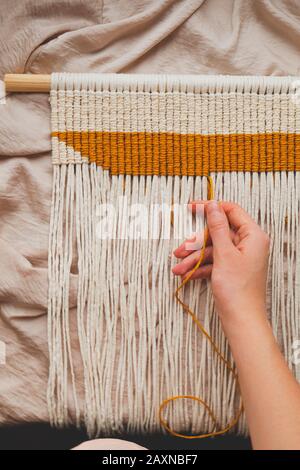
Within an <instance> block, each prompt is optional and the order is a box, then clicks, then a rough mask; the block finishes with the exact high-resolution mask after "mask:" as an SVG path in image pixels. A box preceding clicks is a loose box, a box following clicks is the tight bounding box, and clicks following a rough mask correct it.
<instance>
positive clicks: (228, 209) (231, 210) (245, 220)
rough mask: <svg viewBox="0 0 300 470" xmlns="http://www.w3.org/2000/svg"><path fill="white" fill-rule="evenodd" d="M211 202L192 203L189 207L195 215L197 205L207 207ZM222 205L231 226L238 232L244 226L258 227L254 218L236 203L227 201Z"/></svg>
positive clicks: (222, 202)
mask: <svg viewBox="0 0 300 470" xmlns="http://www.w3.org/2000/svg"><path fill="white" fill-rule="evenodd" d="M208 202H209V201H200V200H199V201H191V202H190V203H189V207H190V209H191V210H192V212H193V213H195V212H196V208H197V204H204V207H205V205H206V204H207V203H208ZM220 204H221V205H222V207H223V209H224V212H225V214H226V216H227V218H228V221H229V223H230V225H231V226H232V227H233V228H234V229H236V230H238V229H239V228H241V227H242V226H243V225H254V224H255V225H256V222H255V220H254V219H252V217H251V216H250V215H249V214H248V212H246V211H245V210H244V209H243V208H242V207H241V206H239V204H236V203H235V202H227V201H221V202H220Z"/></svg>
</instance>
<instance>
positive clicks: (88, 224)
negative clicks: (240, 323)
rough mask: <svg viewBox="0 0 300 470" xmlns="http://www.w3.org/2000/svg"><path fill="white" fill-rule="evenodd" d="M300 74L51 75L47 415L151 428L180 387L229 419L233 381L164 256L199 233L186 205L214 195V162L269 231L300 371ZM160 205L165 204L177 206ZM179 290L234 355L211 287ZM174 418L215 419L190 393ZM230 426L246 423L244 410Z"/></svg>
mask: <svg viewBox="0 0 300 470" xmlns="http://www.w3.org/2000/svg"><path fill="white" fill-rule="evenodd" d="M293 82H294V79H293V78H289V77H284V78H276V77H269V78H266V77H225V76H218V77H214V76H208V77H202V76H188V75H186V76H184V75H183V76H167V75H153V76H152V75H122V74H120V75H119V74H53V75H52V85H51V95H50V101H51V110H52V111H51V112H52V114H51V120H52V161H53V171H54V174H53V201H52V213H51V223H50V243H49V309H48V322H49V324H48V326H49V351H50V373H49V386H48V403H49V412H50V418H51V422H52V423H53V424H55V425H63V424H67V423H68V422H70V421H71V420H74V419H75V420H76V422H77V424H78V425H79V424H82V423H83V422H84V423H85V425H86V427H87V430H88V432H89V434H90V435H91V436H95V435H101V434H102V435H103V434H105V433H110V434H111V433H113V432H118V431H126V430H128V431H147V432H150V431H157V430H159V429H161V428H160V423H159V419H158V409H159V406H160V404H161V402H162V401H163V400H164V399H165V398H166V397H169V396H174V395H182V394H186V395H194V396H199V397H202V398H203V399H204V400H205V402H206V403H208V404H209V405H210V406H211V408H212V409H213V410H214V413H215V416H216V418H217V425H216V426H217V428H219V429H223V428H225V427H226V425H227V424H228V423H229V422H230V420H231V419H232V418H233V417H234V416H235V414H236V410H237V407H238V403H239V391H238V387H237V386H236V382H235V381H234V380H233V377H232V375H231V374H230V372H229V371H228V369H227V368H226V366H225V364H224V362H222V361H220V358H219V357H218V356H216V355H215V354H214V352H213V350H212V348H211V345H210V344H209V342H207V341H206V339H205V338H204V337H202V336H201V335H199V333H198V332H197V331H196V329H195V328H194V326H193V322H192V319H191V318H190V317H189V316H188V315H186V314H185V313H184V311H183V309H182V307H181V305H180V304H179V303H178V302H176V299H175V298H174V292H175V290H176V287H177V286H178V282H179V281H178V280H177V279H175V277H174V276H173V275H172V274H171V266H172V263H174V260H173V259H172V257H171V256H170V254H171V253H172V251H173V249H174V248H175V247H176V246H178V244H179V243H180V242H181V241H182V240H183V239H184V238H185V237H186V236H187V235H188V234H189V231H193V226H192V225H191V218H190V217H189V216H188V211H187V207H186V204H187V203H188V201H189V200H190V199H201V198H206V196H207V176H208V175H210V177H211V178H212V181H213V183H214V188H215V197H216V199H218V200H231V201H236V202H238V203H239V204H241V205H242V206H243V207H244V208H245V209H246V210H247V211H248V212H249V213H250V214H251V215H252V216H253V217H254V218H255V220H256V221H258V222H259V223H260V225H261V226H262V228H263V229H264V230H266V231H267V232H268V233H269V234H270V236H271V254H270V265H269V279H268V311H269V315H270V320H271V323H272V327H273V330H274V333H275V335H276V337H277V338H278V341H279V343H280V345H281V348H282V351H283V353H284V355H285V357H286V359H287V361H288V363H289V366H290V367H291V368H292V370H293V372H294V374H295V375H296V377H297V378H298V379H300V368H299V366H296V365H295V364H293V362H292V356H291V353H292V345H293V341H294V340H295V339H299V338H300V299H299V296H300V292H299V286H300V254H299V246H300V228H299V227H300V226H299V213H300V105H299V104H297V100H296V97H295V89H294V85H293ZM162 206H163V207H165V208H166V211H167V208H171V216H170V213H169V214H168V215H167V216H165V213H164V211H163V210H161V207H162ZM181 208H183V210H181ZM145 210H146V212H147V211H148V212H147V217H146V218H145V217H144V218H142V216H144V214H145ZM130 211H131V212H130ZM132 211H133V212H132ZM140 216H141V219H139V217H140ZM130 217H131V218H130ZM128 220H129V221H130V220H131V222H132V220H134V221H135V223H134V224H131V223H128ZM137 220H142V223H140V224H137V223H136V221H137ZM201 223H203V221H201V220H200V222H199V224H200V225H199V227H200V229H201ZM132 227H133V228H132ZM202 228H203V225H202ZM168 234H169V235H168ZM74 266H75V267H74ZM72 270H73V271H72ZM71 272H75V273H77V278H78V284H77V331H76V336H77V337H78V344H76V345H74V344H71V333H70V317H69V315H70V313H69V294H70V293H69V290H70V273H71ZM205 287H206V288H205ZM182 296H183V298H184V301H185V302H186V303H187V304H188V305H189V306H190V307H191V308H192V309H193V311H194V312H196V313H197V316H198V317H199V319H200V320H201V322H202V323H203V325H204V327H205V329H206V330H207V331H208V332H209V334H210V335H211V336H212V337H213V338H214V339H215V341H216V343H217V344H218V345H219V347H220V350H221V351H222V354H223V355H224V356H225V357H226V358H227V359H228V360H229V361H231V356H230V351H229V349H228V344H227V342H226V340H225V338H224V335H223V332H222V328H221V325H220V323H219V320H218V317H217V315H216V313H215V312H214V306H213V299H212V296H211V292H210V289H209V285H208V286H207V285H206V282H201V281H197V282H192V283H190V284H188V285H187V286H186V287H185V288H184V292H183V293H182ZM73 334H74V332H73ZM76 347H77V348H78V349H79V350H80V361H81V364H82V367H81V371H80V372H78V370H77V369H78V364H77V363H76V364H75V360H74V353H75V348H76ZM79 377H80V379H79ZM79 381H80V384H82V383H83V390H84V392H83V395H82V393H81V392H80V393H79V391H78V390H79V388H80V386H79ZM82 403H84V407H82V406H81V405H82ZM70 409H72V410H75V411H74V415H75V418H74V416H73V412H72V413H71V411H70ZM71 415H72V416H71ZM165 417H166V420H167V421H168V423H170V425H171V426H172V428H173V429H176V430H178V431H180V432H191V433H199V432H209V431H211V430H212V428H213V427H214V426H213V425H212V422H211V419H210V417H209V415H208V413H206V410H205V408H204V407H200V406H199V404H198V403H196V402H194V401H189V400H181V401H178V402H176V403H175V402H174V403H170V404H169V406H168V407H167V408H166V410H165ZM236 430H237V431H238V432H240V433H245V432H247V430H246V424H245V417H244V416H243V415H242V416H241V417H240V419H239V421H238V423H237V426H236Z"/></svg>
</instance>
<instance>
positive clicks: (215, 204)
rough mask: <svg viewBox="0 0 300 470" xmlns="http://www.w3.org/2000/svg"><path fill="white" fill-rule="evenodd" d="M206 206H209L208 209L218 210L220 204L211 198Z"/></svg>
mask: <svg viewBox="0 0 300 470" xmlns="http://www.w3.org/2000/svg"><path fill="white" fill-rule="evenodd" d="M207 207H208V208H209V210H210V211H218V212H219V211H220V209H221V208H220V204H219V203H218V201H215V200H214V199H212V200H211V201H209V202H208V203H207Z"/></svg>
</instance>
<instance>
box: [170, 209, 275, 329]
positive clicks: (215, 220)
mask: <svg viewBox="0 0 300 470" xmlns="http://www.w3.org/2000/svg"><path fill="white" fill-rule="evenodd" d="M201 203H202V204H204V206H205V212H206V218H207V226H208V230H209V238H208V240H207V246H206V248H205V254H204V259H203V262H202V264H201V265H200V267H199V268H198V269H197V270H196V271H195V273H194V274H193V276H192V278H191V279H197V278H202V279H208V278H211V286H212V292H213V296H214V300H215V305H216V309H217V312H218V314H219V316H220V318H221V320H222V323H223V325H224V323H227V322H228V321H229V322H230V321H231V319H234V320H235V319H236V318H239V319H241V318H242V317H243V314H245V315H248V313H249V315H251V314H252V313H254V312H260V313H261V312H263V314H264V315H265V299H266V280H267V269H268V255H269V237H268V235H267V234H266V233H265V232H264V231H263V230H262V229H261V228H260V227H259V226H258V225H257V224H256V222H255V221H254V220H253V219H252V218H251V217H250V216H249V215H248V214H247V212H245V211H244V209H242V208H241V207H240V206H239V205H237V204H234V203H231V202H221V203H217V202H216V201H205V202H204V201H198V202H197V201H196V202H193V203H191V207H192V210H193V212H194V213H195V212H196V210H197V204H201ZM198 207H199V206H198ZM190 244H191V240H186V241H185V242H184V243H183V244H181V245H180V246H179V247H178V248H177V249H176V250H175V251H174V255H175V256H176V257H177V258H178V259H180V262H179V263H178V264H177V265H176V266H175V267H174V268H173V273H174V274H176V275H180V276H182V277H183V278H185V277H187V276H188V275H189V273H190V271H191V270H192V269H193V267H194V266H195V265H196V263H197V261H198V260H199V257H200V253H201V246H202V244H200V245H199V244H198V246H194V251H191V250H190V249H189V245H190ZM196 245H197V243H196ZM258 314H259V313H258Z"/></svg>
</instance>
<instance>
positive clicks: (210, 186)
mask: <svg viewBox="0 0 300 470" xmlns="http://www.w3.org/2000/svg"><path fill="white" fill-rule="evenodd" d="M207 182H208V196H207V199H209V200H210V199H213V198H214V189H213V181H212V179H211V177H210V176H207ZM207 240H208V228H207V225H205V228H204V241H203V246H202V249H201V253H200V257H199V260H198V262H197V263H196V265H195V267H194V268H193V269H192V271H191V272H190V274H189V275H188V276H187V277H186V278H185V279H184V280H183V282H182V283H181V284H180V285H179V286H178V287H177V289H176V291H175V297H176V300H177V301H178V302H179V303H180V305H181V306H182V307H183V309H184V310H185V311H186V312H187V313H188V314H189V315H190V316H191V317H192V319H193V322H194V323H195V324H196V326H197V328H198V329H199V330H200V331H201V333H202V334H203V335H204V336H205V337H206V338H207V339H208V340H209V342H210V343H211V346H212V348H213V350H214V351H215V353H216V354H217V355H218V356H219V358H220V359H221V360H222V361H223V362H224V364H225V365H226V367H227V369H228V370H229V371H230V372H231V373H232V374H233V377H234V379H235V381H236V383H237V384H238V378H237V374H236V372H235V370H234V369H233V367H232V366H231V364H230V363H229V362H228V361H227V359H226V358H225V357H224V356H223V354H222V353H221V351H220V350H219V348H218V346H217V345H216V343H215V342H214V340H213V339H212V337H211V336H210V335H209V333H208V332H207V331H206V330H205V328H204V327H203V325H202V324H201V322H200V321H199V320H198V318H197V316H196V314H195V313H194V312H193V311H192V310H191V309H190V308H189V306H188V305H186V304H185V303H184V302H183V301H182V300H181V299H180V297H179V292H180V290H181V289H182V288H183V286H184V285H185V284H187V282H189V280H190V279H191V277H192V275H193V274H194V272H195V271H196V270H197V269H198V268H199V266H200V265H201V263H202V262H203V259H204V253H205V248H206V245H207ZM181 399H189V400H194V401H197V402H198V403H200V404H201V405H203V406H204V408H205V409H206V411H207V412H208V414H209V416H210V418H211V419H212V421H213V423H214V424H215V426H216V425H217V418H216V416H215V415H214V412H213V411H212V409H211V407H210V406H209V405H208V404H207V403H206V402H205V401H204V400H202V399H201V398H199V397H196V396H194V395H175V396H173V397H169V398H166V399H165V400H164V401H163V402H162V403H161V404H160V406H159V421H160V424H161V425H162V426H163V427H164V428H165V429H166V430H167V431H168V432H169V433H170V434H171V435H173V436H176V437H182V438H184V439H204V438H206V437H213V436H219V435H221V434H224V433H226V432H227V431H229V430H230V429H232V428H233V427H234V426H235V425H236V424H237V422H238V420H239V418H240V416H241V414H242V412H243V405H242V403H241V405H240V408H239V410H238V412H237V414H236V416H235V417H234V418H233V419H232V420H231V421H230V422H229V423H228V425H227V426H226V427H225V428H224V429H221V430H219V431H212V432H209V433H206V434H198V435H191V436H189V435H186V434H181V433H178V432H176V431H174V430H173V429H172V428H171V427H170V426H169V425H168V423H167V421H166V420H165V419H164V418H163V416H162V413H163V410H164V408H165V407H166V406H167V405H168V404H169V403H170V402H173V401H176V400H181Z"/></svg>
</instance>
